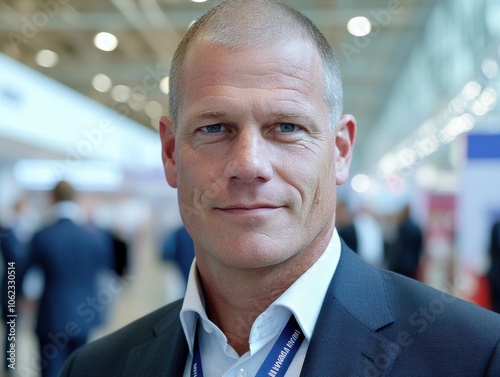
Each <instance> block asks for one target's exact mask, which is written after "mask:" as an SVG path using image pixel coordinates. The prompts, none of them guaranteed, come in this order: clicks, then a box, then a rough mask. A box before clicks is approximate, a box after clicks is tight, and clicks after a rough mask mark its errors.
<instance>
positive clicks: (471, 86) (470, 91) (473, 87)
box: [462, 81, 481, 100]
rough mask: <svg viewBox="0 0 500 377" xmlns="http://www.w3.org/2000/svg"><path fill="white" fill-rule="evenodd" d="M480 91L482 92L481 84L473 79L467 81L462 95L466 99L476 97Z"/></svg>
mask: <svg viewBox="0 0 500 377" xmlns="http://www.w3.org/2000/svg"><path fill="white" fill-rule="evenodd" d="M479 93H481V85H479V83H477V82H476V81H471V82H469V83H467V84H466V85H465V86H464V88H463V89H462V95H463V96H464V98H465V99H466V100H471V99H474V98H476V97H477V96H478V95H479Z"/></svg>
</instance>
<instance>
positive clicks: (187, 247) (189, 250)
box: [162, 226, 194, 283]
mask: <svg viewBox="0 0 500 377" xmlns="http://www.w3.org/2000/svg"><path fill="white" fill-rule="evenodd" d="M162 258H163V259H164V260H166V261H172V262H174V263H175V265H176V266H177V267H178V268H179V270H180V272H181V274H182V277H183V278H184V283H187V280H188V278H189V270H190V269H191V264H192V263H193V259H194V244H193V239H192V238H191V236H190V235H189V233H188V231H187V229H186V227H185V226H181V227H180V228H178V229H177V230H175V231H174V232H173V233H172V234H170V235H169V236H168V237H167V239H166V240H165V242H164V245H163V250H162Z"/></svg>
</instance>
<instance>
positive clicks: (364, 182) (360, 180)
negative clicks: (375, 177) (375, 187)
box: [351, 174, 371, 192]
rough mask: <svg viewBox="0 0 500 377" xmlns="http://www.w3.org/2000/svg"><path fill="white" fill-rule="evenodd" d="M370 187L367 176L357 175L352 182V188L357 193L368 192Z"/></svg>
mask: <svg viewBox="0 0 500 377" xmlns="http://www.w3.org/2000/svg"><path fill="white" fill-rule="evenodd" d="M370 185H371V181H370V178H369V177H368V176H367V175H365V174H357V175H355V176H354V177H353V178H352V180H351V187H352V189H353V190H354V191H356V192H366V191H368V190H369V188H370Z"/></svg>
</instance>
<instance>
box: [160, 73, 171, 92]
mask: <svg viewBox="0 0 500 377" xmlns="http://www.w3.org/2000/svg"><path fill="white" fill-rule="evenodd" d="M169 87H170V77H168V76H167V77H164V78H163V79H162V80H161V81H160V90H161V91H162V92H163V93H165V94H168V92H169Z"/></svg>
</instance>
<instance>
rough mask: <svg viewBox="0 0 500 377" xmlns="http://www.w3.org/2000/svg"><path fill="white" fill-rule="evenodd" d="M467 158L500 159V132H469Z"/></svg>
mask: <svg viewBox="0 0 500 377" xmlns="http://www.w3.org/2000/svg"><path fill="white" fill-rule="evenodd" d="M467 159H469V160H472V159H500V134H469V135H468V138H467Z"/></svg>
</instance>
